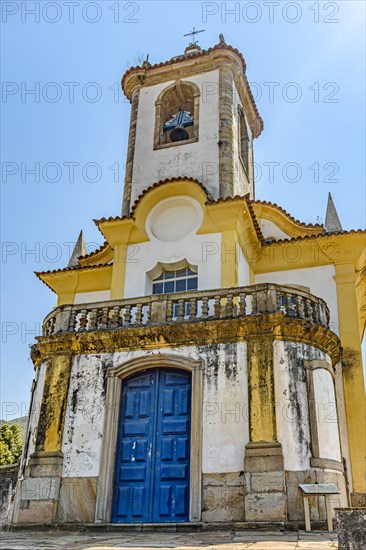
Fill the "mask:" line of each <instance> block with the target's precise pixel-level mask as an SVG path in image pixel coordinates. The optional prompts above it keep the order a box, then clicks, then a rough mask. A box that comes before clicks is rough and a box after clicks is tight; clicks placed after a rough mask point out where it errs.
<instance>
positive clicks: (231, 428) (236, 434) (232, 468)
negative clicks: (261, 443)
mask: <svg viewBox="0 0 366 550" xmlns="http://www.w3.org/2000/svg"><path fill="white" fill-rule="evenodd" d="M230 355H231V357H230ZM217 360H218V373H217V384H212V383H211V381H210V378H209V377H206V379H205V384H204V404H203V449H202V451H203V452H202V471H203V473H229V472H238V471H242V470H243V467H244V455H245V445H246V444H247V443H248V442H249V406H248V374H247V347H246V343H239V344H237V345H236V344H228V345H227V346H219V350H218V357H217ZM227 369H235V370H236V371H237V373H236V376H235V377H232V378H228V377H227V376H226V374H225V371H226V370H227Z"/></svg>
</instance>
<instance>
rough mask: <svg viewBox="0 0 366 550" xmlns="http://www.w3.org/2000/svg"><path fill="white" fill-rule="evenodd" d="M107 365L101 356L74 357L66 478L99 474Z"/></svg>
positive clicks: (64, 447) (65, 441)
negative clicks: (104, 374)
mask: <svg viewBox="0 0 366 550" xmlns="http://www.w3.org/2000/svg"><path fill="white" fill-rule="evenodd" d="M104 365H105V363H104V362H103V360H101V356H100V355H88V356H85V355H81V356H75V357H74V360H73V364H72V369H71V377H70V386H69V394H68V399H67V407H66V416H65V427H64V434H63V442H62V452H63V454H64V464H63V476H64V477H93V476H98V475H99V460H100V452H101V446H102V433H103V420H104V386H103V370H104V368H105V366H104Z"/></svg>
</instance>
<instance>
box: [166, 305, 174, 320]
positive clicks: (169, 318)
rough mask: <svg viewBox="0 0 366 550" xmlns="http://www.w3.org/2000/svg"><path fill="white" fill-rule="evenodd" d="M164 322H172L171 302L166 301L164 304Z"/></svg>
mask: <svg viewBox="0 0 366 550" xmlns="http://www.w3.org/2000/svg"><path fill="white" fill-rule="evenodd" d="M166 320H167V322H168V323H171V322H172V320H173V301H172V300H167V303H166Z"/></svg>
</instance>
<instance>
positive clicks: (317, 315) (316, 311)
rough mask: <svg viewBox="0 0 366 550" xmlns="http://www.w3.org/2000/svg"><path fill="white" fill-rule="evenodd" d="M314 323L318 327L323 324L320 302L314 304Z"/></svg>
mask: <svg viewBox="0 0 366 550" xmlns="http://www.w3.org/2000/svg"><path fill="white" fill-rule="evenodd" d="M314 306H315V307H314V321H315V323H316V324H317V325H320V323H321V320H320V311H319V303H318V302H314Z"/></svg>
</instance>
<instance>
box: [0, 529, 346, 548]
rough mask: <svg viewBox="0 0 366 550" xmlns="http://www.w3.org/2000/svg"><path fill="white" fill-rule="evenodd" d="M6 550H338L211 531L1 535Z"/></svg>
mask: <svg viewBox="0 0 366 550" xmlns="http://www.w3.org/2000/svg"><path fill="white" fill-rule="evenodd" d="M0 541H1V542H0V548H2V549H7V550H29V549H36V550H38V549H39V550H45V549H50V550H53V549H55V548H61V549H62V550H71V549H76V550H79V549H88V550H106V549H108V548H114V549H117V550H118V549H126V550H127V549H128V550H130V549H132V548H133V549H135V550H139V549H141V550H153V549H156V548H158V549H159V550H164V549H167V550H168V549H171V548H174V550H196V549H199V550H200V549H207V550H244V549H246V548H250V550H293V549H301V550H322V549H324V550H325V549H329V548H338V544H337V535H336V534H335V533H326V532H323V531H322V532H319V531H317V532H312V533H305V532H299V533H297V532H296V533H292V532H291V533H289V532H287V533H286V532H285V533H281V532H263V531H262V532H258V531H257V532H254V531H250V532H249V531H245V532H243V531H215V532H214V531H210V532H203V533H202V532H199V533H184V534H183V533H180V534H178V533H161V532H160V533H80V532H62V531H49V532H48V531H42V532H40V531H37V532H35V531H30V530H29V531H17V532H0Z"/></svg>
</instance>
